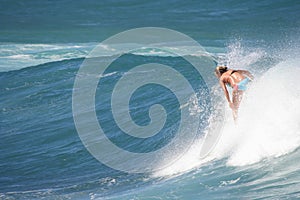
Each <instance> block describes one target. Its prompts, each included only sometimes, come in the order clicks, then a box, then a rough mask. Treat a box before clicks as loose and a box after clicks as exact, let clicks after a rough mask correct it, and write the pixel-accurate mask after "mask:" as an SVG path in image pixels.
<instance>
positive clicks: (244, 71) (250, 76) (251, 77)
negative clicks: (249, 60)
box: [238, 70, 254, 80]
mask: <svg viewBox="0 0 300 200" xmlns="http://www.w3.org/2000/svg"><path fill="white" fill-rule="evenodd" d="M238 72H240V73H241V74H243V75H246V76H247V77H249V78H250V79H251V80H253V79H254V76H253V75H252V74H251V73H250V72H249V71H247V70H238Z"/></svg>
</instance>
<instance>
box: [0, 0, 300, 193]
mask: <svg viewBox="0 0 300 200" xmlns="http://www.w3.org/2000/svg"><path fill="white" fill-rule="evenodd" d="M299 9H300V4H299V3H298V2H297V1H284V0H282V1H280V0H277V1H271V0H266V1H226V2H224V1H219V0H216V1H201V2H197V1H175V0H174V1H173V0H171V1H163V2H155V1H152V2H151V1H121V0H115V1H93V0H90V1H82V2H74V1H68V0H63V1H59V2H58V1H57V2H56V1H31V0H29V1H24V2H22V1H4V0H2V1H0V27H1V28H0V94H1V95H0V109H1V110H0V152H1V153H0V199H42V198H44V199H297V198H300V192H299V188H300V171H299V169H300V162H299V158H300V157H299V146H300V127H299V120H300V113H299V110H300V101H299V99H300V88H299V84H298V76H297V74H298V73H299V70H300V68H299V50H300V45H299V44H300V41H299V33H300V20H299V19H300V12H299ZM139 27H162V28H169V29H173V30H176V31H179V32H182V33H184V34H186V35H188V36H190V37H191V38H193V39H194V40H196V41H198V42H199V43H200V44H201V45H202V46H203V47H204V48H205V50H206V51H207V52H208V54H209V55H210V56H209V57H210V58H214V59H216V60H217V61H218V62H219V63H223V64H228V65H229V66H230V67H233V68H243V69H247V70H250V71H251V72H252V73H253V74H254V75H255V77H256V78H255V80H254V81H253V83H252V85H251V86H250V88H249V91H247V95H246V96H245V98H244V100H243V104H242V105H241V111H240V119H239V121H238V124H237V125H235V124H234V123H233V121H232V116H231V113H230V110H229V108H228V107H227V104H226V103H225V102H226V100H225V99H223V98H224V97H223V94H222V91H221V90H220V88H219V86H218V82H217V80H215V78H214V76H213V73H212V72H213V67H214V65H213V64H212V63H209V62H208V60H209V59H208V57H207V55H205V56H204V57H203V55H202V54H201V52H197V51H195V49H194V48H193V47H191V46H188V45H184V46H182V45H181V43H180V42H178V44H177V43H175V48H176V49H177V50H178V49H179V50H180V51H181V52H182V54H184V55H186V56H187V57H188V58H189V59H192V60H195V61H196V62H197V63H204V64H207V63H209V65H208V66H209V67H208V68H207V69H206V70H205V72H206V73H207V76H208V77H207V78H208V79H209V78H211V79H209V80H212V83H211V84H212V85H209V84H206V83H205V80H206V77H202V78H201V76H200V77H199V76H198V75H197V72H196V71H194V69H193V67H191V65H190V64H189V63H188V62H187V61H186V60H184V59H182V57H180V56H176V55H174V54H170V53H169V52H162V51H157V50H155V49H149V48H141V49H140V50H138V51H136V52H133V53H128V54H125V55H123V56H122V57H120V58H119V59H118V60H117V61H116V62H114V63H112V65H111V66H110V68H109V69H107V71H105V73H104V74H102V75H101V79H100V82H99V83H98V85H97V89H96V92H95V94H96V97H95V102H96V103H95V107H96V114H97V120H98V121H99V122H100V123H101V124H102V127H103V129H104V130H105V132H106V136H107V137H108V138H109V139H110V140H111V141H113V143H114V144H116V145H118V146H119V147H122V148H123V149H125V150H126V151H130V152H135V153H147V152H153V151H157V150H160V149H162V148H163V147H164V146H166V145H167V144H168V143H169V142H171V141H172V140H173V139H174V137H175V136H176V134H178V132H177V131H178V129H179V123H180V122H179V121H180V116H181V112H183V110H184V109H187V108H188V112H189V114H190V116H191V117H196V116H197V117H199V119H200V121H190V122H189V123H188V125H189V126H188V128H189V127H193V126H194V124H199V123H200V126H199V130H198V131H197V133H196V139H195V141H194V144H193V145H192V147H191V148H190V149H189V150H188V151H187V152H184V153H183V154H182V155H180V156H179V155H177V154H176V153H174V154H175V155H174V154H172V152H171V153H170V152H166V153H165V154H163V155H162V156H161V161H167V160H168V159H170V157H172V156H173V157H174V156H175V157H176V156H179V158H178V160H177V162H175V163H172V164H171V165H170V166H168V167H166V168H163V169H160V170H158V171H155V172H145V173H128V172H124V171H121V170H116V169H113V168H111V167H108V166H106V165H105V164H103V163H101V162H99V161H98V160H97V159H96V158H95V157H94V156H93V155H92V154H91V153H90V152H89V151H88V150H87V148H86V147H85V145H84V144H83V142H82V140H81V138H80V136H79V134H78V131H77V129H76V126H75V122H74V118H73V110H72V95H73V91H74V89H73V87H74V82H75V78H76V75H78V70H79V68H80V67H81V66H82V64H83V63H84V61H85V58H86V57H87V56H88V54H89V53H90V52H91V51H92V50H93V49H94V48H95V47H96V46H97V45H98V44H99V43H100V42H102V41H103V40H105V39H107V38H108V37H110V36H112V35H114V34H117V33H119V32H121V31H125V30H128V29H132V28H139ZM124 45H129V44H115V46H104V47H103V48H104V50H105V51H103V52H104V55H102V56H100V57H99V58H98V61H100V68H101V67H103V65H104V63H106V62H107V60H108V59H110V58H111V57H112V56H114V54H115V51H114V49H117V48H124ZM207 59H208V60H207ZM145 63H160V64H164V65H167V66H172V67H173V68H174V69H176V70H177V71H178V72H180V74H182V75H183V77H185V79H186V80H188V81H189V83H191V84H192V85H193V89H195V90H196V91H197V95H198V99H196V102H195V101H194V100H193V96H192V94H191V93H189V90H188V88H183V89H181V90H180V91H179V93H180V95H182V96H185V97H186V98H187V99H190V100H189V101H188V102H187V104H186V105H182V104H181V103H180V102H179V100H178V99H176V96H175V95H174V94H173V92H172V91H171V90H169V89H166V88H165V87H161V86H159V85H157V84H153V83H152V84H148V85H145V86H143V87H141V88H139V89H138V90H137V91H136V92H134V93H133V95H132V98H131V101H130V104H129V110H130V116H131V118H132V119H133V121H134V122H135V123H136V124H138V125H140V126H147V125H148V124H149V123H151V117H150V116H149V114H148V112H149V109H150V107H151V106H153V105H155V104H160V105H162V106H163V107H164V109H165V111H166V114H167V116H168V118H167V121H166V123H165V124H164V126H163V127H162V129H161V130H160V131H159V132H158V133H157V134H156V135H154V136H152V137H150V138H146V139H140V138H138V139H137V138H135V137H132V136H128V135H126V134H124V132H123V131H122V129H121V128H120V127H118V124H117V123H116V122H115V121H114V115H113V113H112V109H111V107H110V106H111V104H110V100H111V98H112V96H111V91H112V90H113V87H114V86H115V84H116V82H118V81H119V80H120V79H121V78H122V77H123V76H124V75H125V74H127V73H128V72H129V71H130V70H131V69H132V68H133V67H135V66H137V65H141V64H145ZM131 73H132V74H133V76H134V77H140V79H142V80H143V79H144V80H147V79H150V78H151V76H150V74H151V73H152V69H149V71H148V70H146V71H143V72H136V73H134V72H131ZM129 74H130V73H129ZM81 76H83V77H84V76H89V74H81ZM159 76H162V77H163V74H160V75H159ZM98 78H99V77H98ZM135 80H136V79H135ZM178 80H179V78H178ZM178 80H177V79H174V80H171V82H170V83H171V84H173V85H175V86H176V87H178V88H181V85H176V84H178ZM274 80H276V82H274ZM132 84H134V82H132ZM208 90H212V91H213V93H214V94H215V95H216V96H217V97H218V98H220V101H217V102H215V101H211V100H210V99H209V98H208V95H207V94H208ZM278 91H280V92H278ZM124 93H125V91H124ZM119 98H120V99H123V98H124V97H123V96H120V97H119ZM222 102H224V103H222ZM82 111H83V112H88V109H87V110H85V107H84V105H83V106H82ZM216 113H217V115H216ZM218 113H219V115H218ZM155 116H156V115H155ZM220 118H221V119H220ZM124 119H125V118H124ZM215 121H217V122H220V123H221V122H222V128H220V129H216V130H214V131H217V132H218V133H221V135H222V137H221V138H220V140H219V142H218V143H217V144H216V147H215V148H214V149H213V151H212V152H211V153H210V154H209V155H208V156H207V157H205V158H204V159H203V158H200V156H199V149H198V147H199V146H201V144H202V142H203V140H202V137H203V136H204V135H205V134H206V133H207V131H208V130H210V129H209V128H211V127H213V125H214V122H215ZM84 123H85V124H86V125H87V126H88V125H89V123H90V119H86V121H85V122H84ZM126 123H127V121H126V119H125V121H124V124H125V126H126ZM154 128H155V127H154ZM91 132H93V130H92V131H91ZM185 134H186V135H189V134H190V133H189V132H188V131H187V132H186V133H185ZM181 145H182V144H181ZM108 156H109V155H108ZM132 165H135V163H132Z"/></svg>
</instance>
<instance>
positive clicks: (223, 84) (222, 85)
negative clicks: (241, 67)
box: [220, 79, 231, 105]
mask: <svg viewBox="0 0 300 200" xmlns="http://www.w3.org/2000/svg"><path fill="white" fill-rule="evenodd" d="M220 85H221V87H222V89H223V91H224V94H225V97H226V99H227V101H228V103H229V105H230V104H231V100H230V96H229V93H228V90H227V87H226V85H225V82H224V81H223V80H222V79H221V80H220Z"/></svg>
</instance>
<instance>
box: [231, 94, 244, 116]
mask: <svg viewBox="0 0 300 200" xmlns="http://www.w3.org/2000/svg"><path fill="white" fill-rule="evenodd" d="M243 93H244V92H243V91H241V90H234V91H233V92H232V103H233V105H234V108H233V109H232V112H233V118H234V120H236V119H237V117H238V109H239V106H240V103H241V100H242V97H243Z"/></svg>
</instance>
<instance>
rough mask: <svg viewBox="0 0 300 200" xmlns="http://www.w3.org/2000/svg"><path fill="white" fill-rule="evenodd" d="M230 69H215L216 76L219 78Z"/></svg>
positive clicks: (224, 67) (220, 67) (222, 67)
mask: <svg viewBox="0 0 300 200" xmlns="http://www.w3.org/2000/svg"><path fill="white" fill-rule="evenodd" d="M227 71H228V68H227V67H226V66H218V67H216V69H215V75H216V76H217V77H218V78H219V77H220V76H222V74H223V73H225V72H227Z"/></svg>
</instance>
